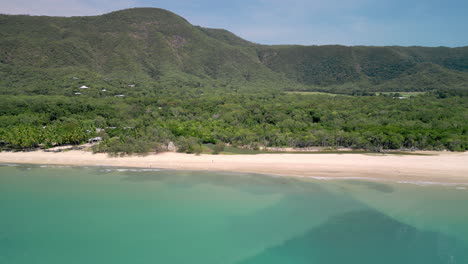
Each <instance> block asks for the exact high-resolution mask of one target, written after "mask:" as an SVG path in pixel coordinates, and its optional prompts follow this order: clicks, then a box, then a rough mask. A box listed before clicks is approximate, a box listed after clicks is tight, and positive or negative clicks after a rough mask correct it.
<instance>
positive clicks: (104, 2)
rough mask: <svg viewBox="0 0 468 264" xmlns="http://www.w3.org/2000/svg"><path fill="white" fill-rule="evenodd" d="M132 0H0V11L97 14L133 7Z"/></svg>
mask: <svg viewBox="0 0 468 264" xmlns="http://www.w3.org/2000/svg"><path fill="white" fill-rule="evenodd" d="M135 4H136V1H134V0H114V1H113V0H101V1H99V2H98V3H96V2H91V1H85V0H14V1H12V0H0V6H1V8H0V13H3V14H28V15H47V16H88V15H99V14H103V13H107V12H110V11H115V10H118V9H123V8H129V7H134V6H135Z"/></svg>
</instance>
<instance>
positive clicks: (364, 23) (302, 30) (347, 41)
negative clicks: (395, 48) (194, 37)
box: [0, 0, 468, 47]
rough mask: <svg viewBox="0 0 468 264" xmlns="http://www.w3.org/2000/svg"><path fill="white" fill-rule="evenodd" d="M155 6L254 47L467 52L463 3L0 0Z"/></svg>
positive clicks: (27, 4)
mask: <svg viewBox="0 0 468 264" xmlns="http://www.w3.org/2000/svg"><path fill="white" fill-rule="evenodd" d="M131 7H158V8H164V9H167V10H169V11H172V12H174V13H176V14H178V15H180V16H182V17H184V18H186V19H187V20H188V21H189V22H190V23H192V24H193V25H199V26H203V27H209V28H223V29H227V30H229V31H231V32H233V33H234V34H236V35H238V36H240V37H242V38H244V39H247V40H249V41H252V42H255V43H261V44H272V45H273V44H300V45H326V44H341V45H349V46H351V45H368V46H384V45H400V46H448V47H458V46H468V0H230V1H222V0H198V1H195V0H100V1H97V0H0V13H3V14H29V15H49V16H88V15H99V14H104V13H108V12H111V11H115V10H120V9H125V8H131Z"/></svg>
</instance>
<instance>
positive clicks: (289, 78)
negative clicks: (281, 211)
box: [0, 8, 468, 155]
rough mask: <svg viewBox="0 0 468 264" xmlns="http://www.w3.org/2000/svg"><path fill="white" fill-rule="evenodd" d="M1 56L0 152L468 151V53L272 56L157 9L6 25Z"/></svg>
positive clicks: (384, 50) (4, 19)
mask: <svg viewBox="0 0 468 264" xmlns="http://www.w3.org/2000/svg"><path fill="white" fill-rule="evenodd" d="M0 47H1V49H0V105H2V107H1V108H0V148H1V149H3V150H22V149H30V148H37V147H41V148H50V147H53V146H57V145H64V144H80V143H84V142H87V141H88V139H90V138H93V137H101V138H102V141H101V142H100V144H99V145H97V146H95V147H93V151H95V152H108V153H111V154H112V155H127V154H133V153H146V152H150V151H156V152H159V151H165V150H166V149H167V148H168V145H170V144H175V146H176V147H177V148H178V151H180V152H187V153H201V152H204V151H205V150H206V147H204V145H203V144H205V145H206V144H213V145H212V148H209V149H211V150H210V151H211V152H212V153H237V152H239V151H241V152H242V151H253V152H255V150H256V149H259V148H261V147H283V146H288V147H311V146H319V147H330V148H338V147H349V148H355V149H367V150H371V151H382V150H384V149H435V150H441V149H449V150H454V151H463V150H467V149H468V138H467V137H468V132H467V131H468V124H467V122H466V120H468V110H467V109H468V100H467V98H468V47H462V48H443V47H440V48H424V47H344V46H310V47H305V46H265V45H259V44H254V43H251V42H248V41H245V40H243V39H241V38H239V37H237V36H235V35H234V34H232V33H230V32H228V31H225V30H219V29H207V28H201V27H195V26H192V25H191V24H189V23H188V22H187V21H186V20H185V19H183V18H181V17H179V16H177V15H175V14H173V13H170V12H168V11H165V10H161V9H154V8H137V9H128V10H122V11H117V12H112V13H109V14H106V15H102V16H93V17H71V18H62V17H33V16H12V15H0ZM82 86H86V87H87V88H80V87H82ZM351 95H352V96H351ZM376 95H377V96H376ZM399 95H401V96H402V97H408V98H407V99H405V100H399V99H396V98H394V97H400V96H399ZM210 146H211V145H210ZM233 146H238V147H241V149H239V148H235V147H233ZM243 148H249V149H251V150H245V149H243ZM255 153H257V152H255Z"/></svg>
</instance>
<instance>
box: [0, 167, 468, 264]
mask: <svg viewBox="0 0 468 264" xmlns="http://www.w3.org/2000/svg"><path fill="white" fill-rule="evenodd" d="M467 187H468V186H467ZM464 188H466V187H463V186H432V185H429V186H418V185H414V184H400V183H387V182H385V183H377V182H366V181H360V180H340V181H338V180H332V181H330V180H326V181H325V180H313V179H296V178H287V177H270V176H264V175H250V174H237V173H214V172H187V171H167V170H166V171H155V170H146V171H144V170H126V169H120V170H119V169H110V168H79V167H71V168H67V167H41V166H0V263H1V264H4V263H5V264H20V263H21V264H23V263H28V264H34V263H37V264H43V263H44V264H46V263H47V264H55V263H61V264H62V263H67V264H74V263H100V264H101V263H113V264H119V263H135V264H136V263H203V264H209V263H217V264H218V263H220V264H229V263H236V264H253V263H255V264H263V263H271V264H276V263H282V264H283V263H299V264H301V263H320V264H326V263H348V264H349V263H351V264H354V263H359V264H366V263H381V264H386V263H389V264H390V263H392V264H393V263H424V264H431V263H462V264H466V263H468V190H467V189H464Z"/></svg>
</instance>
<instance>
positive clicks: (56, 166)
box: [39, 165, 72, 168]
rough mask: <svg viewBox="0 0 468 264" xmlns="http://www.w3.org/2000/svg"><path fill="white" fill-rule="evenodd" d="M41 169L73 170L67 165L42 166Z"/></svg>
mask: <svg viewBox="0 0 468 264" xmlns="http://www.w3.org/2000/svg"><path fill="white" fill-rule="evenodd" d="M39 167H40V168H71V167H72V166H67V165H40V166H39Z"/></svg>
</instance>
